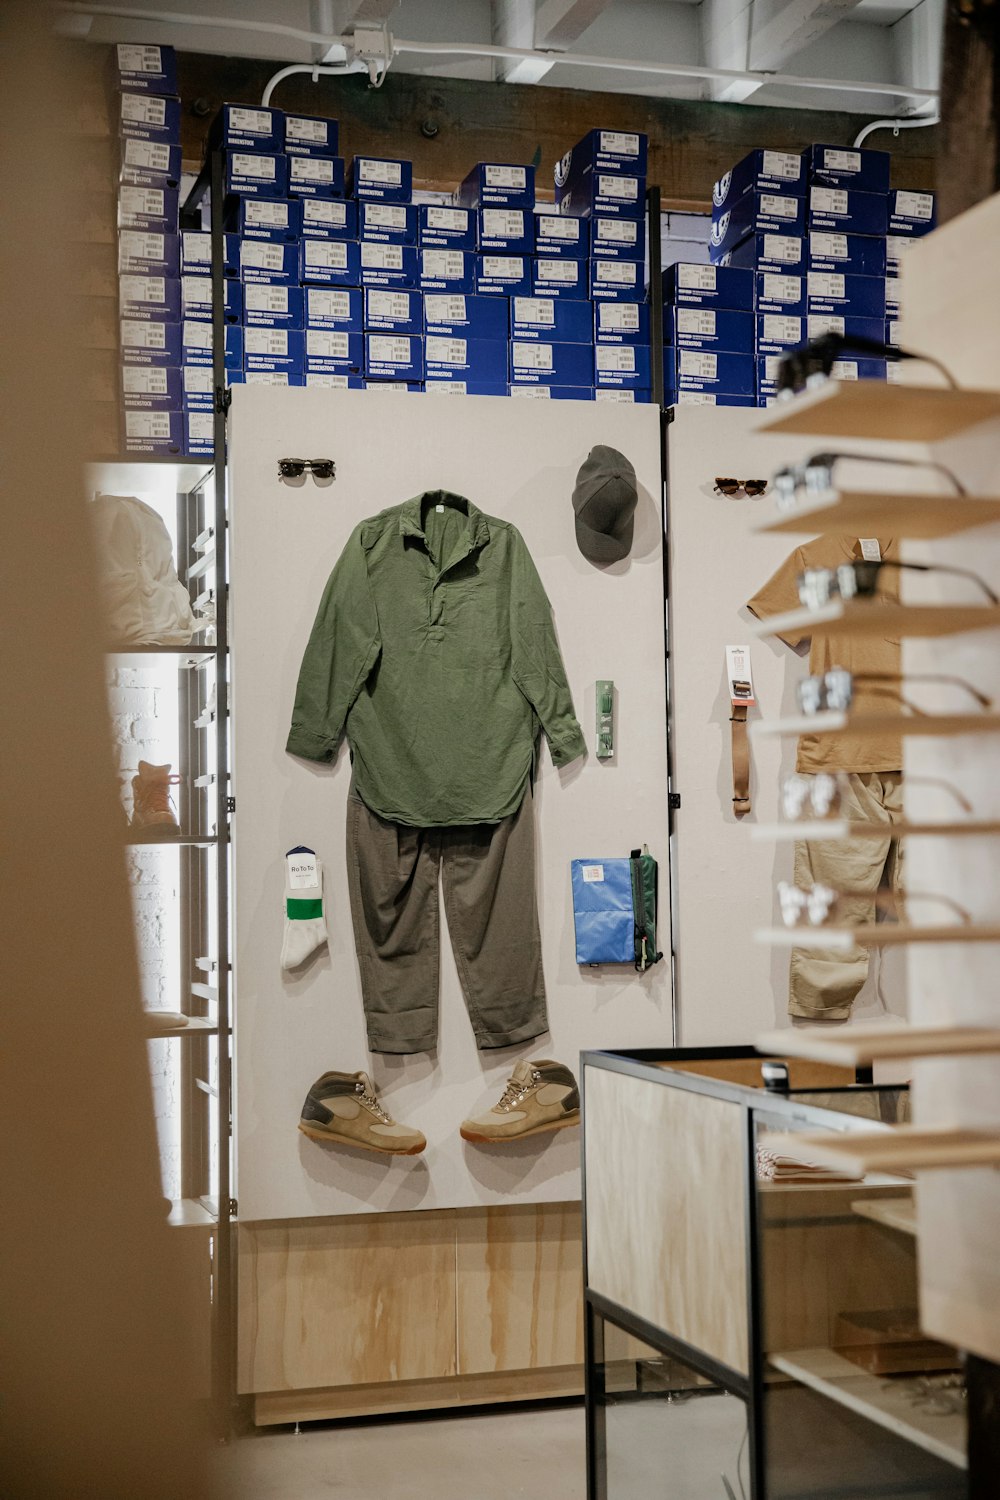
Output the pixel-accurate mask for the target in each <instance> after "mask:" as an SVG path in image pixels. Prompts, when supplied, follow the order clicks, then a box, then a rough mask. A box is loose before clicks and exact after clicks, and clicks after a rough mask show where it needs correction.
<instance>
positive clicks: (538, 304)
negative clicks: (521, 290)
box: [514, 297, 556, 328]
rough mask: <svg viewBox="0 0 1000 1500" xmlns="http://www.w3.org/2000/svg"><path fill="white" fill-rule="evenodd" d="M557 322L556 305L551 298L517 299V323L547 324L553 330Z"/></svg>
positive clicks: (515, 306)
mask: <svg viewBox="0 0 1000 1500" xmlns="http://www.w3.org/2000/svg"><path fill="white" fill-rule="evenodd" d="M555 320H556V304H555V301H554V300H553V298H551V297H515V298H514V322H515V323H547V324H548V325H549V327H550V328H551V327H552V325H553V323H554V322H555Z"/></svg>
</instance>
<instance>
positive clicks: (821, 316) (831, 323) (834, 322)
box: [806, 313, 844, 339]
mask: <svg viewBox="0 0 1000 1500" xmlns="http://www.w3.org/2000/svg"><path fill="white" fill-rule="evenodd" d="M806 332H807V334H808V336H809V338H810V339H821V338H822V337H823V335H824V334H827V333H839V334H840V335H841V337H843V334H844V320H843V318H838V317H837V316H836V315H835V314H834V313H812V314H811V315H810V316H809V318H808V319H807V321H806Z"/></svg>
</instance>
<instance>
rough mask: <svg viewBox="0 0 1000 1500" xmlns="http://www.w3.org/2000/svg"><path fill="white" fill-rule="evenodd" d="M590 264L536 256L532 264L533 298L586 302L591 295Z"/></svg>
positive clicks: (555, 257) (554, 257) (547, 256)
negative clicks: (559, 298) (588, 272)
mask: <svg viewBox="0 0 1000 1500" xmlns="http://www.w3.org/2000/svg"><path fill="white" fill-rule="evenodd" d="M588 264H589V263H588V262H587V261H585V260H564V259H561V258H560V257H559V256H553V255H537V256H535V258H534V259H533V260H532V262H531V294H532V296H533V297H562V298H565V299H566V300H568V301H576V302H586V301H587V300H588V298H589V295H590V279H589V277H588V274H587V270H588Z"/></svg>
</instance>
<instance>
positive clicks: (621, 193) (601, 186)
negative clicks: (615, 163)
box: [597, 175, 639, 198]
mask: <svg viewBox="0 0 1000 1500" xmlns="http://www.w3.org/2000/svg"><path fill="white" fill-rule="evenodd" d="M597 191H598V194H599V196H600V197H602V198H638V196H639V179H638V177H619V176H617V175H616V176H614V177H603V176H602V177H598V179H597Z"/></svg>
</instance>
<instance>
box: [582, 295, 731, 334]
mask: <svg viewBox="0 0 1000 1500" xmlns="http://www.w3.org/2000/svg"><path fill="white" fill-rule="evenodd" d="M679 311H681V312H695V311H696V309H695V308H690V307H686V308H682V309H679ZM706 316H707V317H709V318H711V319H712V330H711V331H712V332H713V333H714V331H715V314H714V313H708V314H706ZM597 326H598V328H607V329H610V330H611V331H612V332H614V333H624V332H626V331H634V330H636V329H638V327H639V306H638V303H636V302H598V304H597Z"/></svg>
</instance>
